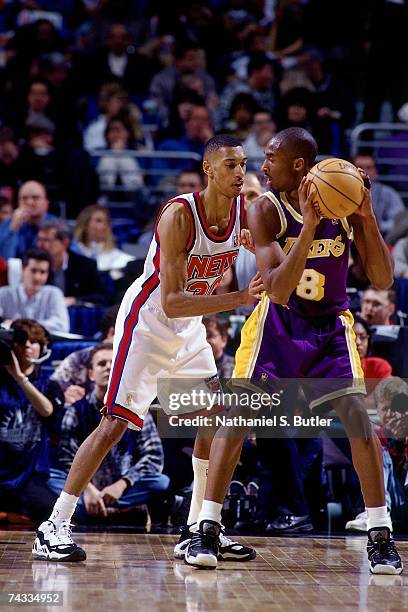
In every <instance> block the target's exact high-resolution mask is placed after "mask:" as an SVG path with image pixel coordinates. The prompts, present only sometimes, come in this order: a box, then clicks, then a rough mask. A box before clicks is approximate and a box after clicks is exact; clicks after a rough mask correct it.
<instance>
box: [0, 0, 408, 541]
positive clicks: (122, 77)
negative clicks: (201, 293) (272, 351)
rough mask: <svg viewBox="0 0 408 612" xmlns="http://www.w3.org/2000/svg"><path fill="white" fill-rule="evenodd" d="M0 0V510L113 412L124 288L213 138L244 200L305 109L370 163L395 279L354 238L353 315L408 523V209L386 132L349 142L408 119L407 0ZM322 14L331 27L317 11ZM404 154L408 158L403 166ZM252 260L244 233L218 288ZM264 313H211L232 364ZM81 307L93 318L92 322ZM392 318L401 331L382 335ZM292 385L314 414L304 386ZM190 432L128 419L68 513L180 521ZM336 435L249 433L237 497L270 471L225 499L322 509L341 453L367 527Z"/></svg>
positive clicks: (213, 330) (293, 526) (223, 361)
mask: <svg viewBox="0 0 408 612" xmlns="http://www.w3.org/2000/svg"><path fill="white" fill-rule="evenodd" d="M1 5H2V10H1V11H0V322H1V325H2V330H0V340H1V338H3V339H5V342H6V344H7V346H9V347H11V348H12V353H11V356H10V354H8V356H6V357H4V358H3V357H2V354H3V352H4V350H5V349H4V345H1V344H0V363H1V364H2V365H1V366H0V457H1V458H2V459H3V460H2V462H1V465H2V467H1V468H0V522H1V521H2V520H10V521H11V520H21V521H27V522H28V521H35V522H36V521H40V520H42V519H43V518H46V517H47V516H48V514H49V512H50V508H52V506H53V503H54V500H55V499H56V497H57V495H58V494H59V492H60V490H61V488H62V486H63V483H64V480H65V477H66V474H67V472H68V469H69V466H70V463H71V461H72V458H73V456H74V455H75V451H76V449H77V448H78V446H79V445H80V444H81V442H82V441H83V440H84V439H85V437H86V436H87V435H88V433H89V432H90V431H91V430H92V429H94V428H95V427H96V426H97V425H98V423H99V421H100V419H101V414H100V408H101V405H102V398H103V395H104V392H105V390H106V385H107V378H108V376H109V370H110V367H111V360H112V344H111V343H112V341H113V335H114V323H115V318H116V314H117V309H118V303H119V302H120V299H121V296H122V295H123V292H124V291H125V290H126V288H127V286H128V285H129V284H130V283H131V282H132V281H133V280H134V279H135V278H136V277H137V276H138V275H139V274H140V273H141V271H142V269H143V260H144V257H145V254H146V253H147V250H148V247H149V243H150V240H151V238H152V235H153V227H154V220H155V214H156V212H157V210H158V207H159V206H160V204H162V203H163V201H165V200H166V199H168V198H169V197H172V196H174V195H176V194H180V193H186V192H191V191H200V190H201V189H203V188H204V187H205V176H204V175H203V173H202V171H201V164H200V158H201V156H202V154H203V151H204V145H205V143H206V142H207V140H208V139H209V138H210V137H211V136H213V135H214V134H215V133H219V132H227V133H230V134H232V135H234V136H236V137H238V138H239V139H240V140H241V141H242V142H243V146H244V148H245V151H246V153H247V155H248V158H249V161H248V171H249V172H248V174H247V176H246V178H245V184H244V192H245V196H246V206H250V205H251V202H252V201H253V199H255V198H256V197H257V196H258V195H260V194H261V193H263V192H264V191H265V189H266V187H264V184H263V177H262V172H261V170H260V168H261V163H262V158H263V149H264V146H265V144H266V143H267V141H268V140H269V139H270V138H271V137H272V136H273V135H274V134H275V133H276V132H277V131H278V130H280V129H283V128H287V127H292V126H296V127H304V128H306V129H308V130H309V131H311V132H312V133H313V135H314V136H315V138H316V140H317V142H318V145H319V154H320V155H322V156H338V157H343V158H347V159H350V160H351V161H353V163H355V164H356V165H357V166H359V167H360V168H363V169H364V170H365V171H366V172H367V174H368V175H369V176H370V178H371V181H372V198H373V206H374V210H375V213H376V216H377V219H378V223H379V227H380V229H381V232H382V234H383V236H384V238H385V240H386V242H387V244H388V245H389V248H390V250H391V251H392V254H393V258H394V262H395V278H396V285H395V288H394V289H392V290H390V291H378V290H376V289H374V288H372V287H370V286H369V282H368V279H367V278H366V277H365V276H364V274H363V272H362V266H361V262H360V260H359V256H358V253H357V251H356V250H355V249H353V250H352V257H351V260H350V266H349V277H348V286H349V290H350V299H351V309H352V311H353V313H354V314H358V317H356V322H355V328H354V329H355V334H356V341H357V348H358V351H359V354H360V358H361V360H362V367H363V371H364V375H365V377H366V379H367V381H371V382H369V383H367V387H368V397H367V406H368V407H369V409H370V410H371V412H372V414H373V415H374V414H375V415H376V416H374V417H373V418H374V420H375V421H376V423H377V426H378V428H379V431H380V433H381V440H382V445H383V456H384V465H385V476H386V483H387V504H388V506H389V510H390V512H391V517H392V519H393V520H394V521H395V523H396V524H397V525H398V524H400V525H402V528H406V527H407V526H408V513H407V504H408V497H407V494H406V491H407V489H408V478H407V468H406V461H407V457H408V444H407V438H408V431H406V429H407V427H406V410H407V407H408V385H406V383H404V381H403V380H402V379H403V378H404V377H407V378H408V359H407V358H406V357H405V356H404V351H405V352H406V353H408V350H407V348H408V335H407V334H406V333H405V330H404V326H403V324H404V322H405V317H406V313H407V312H408V212H407V209H406V206H405V204H404V199H403V197H402V196H401V193H400V192H402V191H403V189H402V188H401V180H400V178H399V179H398V180H397V179H396V180H388V179H387V176H386V174H385V176H384V168H382V167H381V165H380V163H379V160H378V159H377V153H378V151H377V150H375V149H373V148H370V146H364V147H363V148H361V150H359V151H357V152H354V154H353V155H352V153H351V149H350V132H351V130H352V128H353V127H354V126H355V125H356V124H358V123H359V122H362V121H374V122H378V121H381V120H382V118H383V117H384V116H387V117H388V118H389V119H390V120H391V121H397V120H399V121H401V122H408V114H407V113H406V112H404V111H403V109H404V108H406V105H407V101H408V79H407V75H406V74H405V72H406V71H405V72H404V71H403V70H401V58H404V57H406V55H407V51H408V49H407V37H406V35H405V32H404V29H403V25H404V23H405V22H406V17H407V10H408V9H407V7H406V6H405V4H404V3H401V2H393V1H387V0H381V1H379V2H376V3H370V2H361V3H357V4H356V3H352V2H351V1H350V0H345V1H344V2H342V3H328V2H327V1H324V0H264V1H258V0H245V1H244V0H208V1H206V2H196V1H195V0H189V1H184V0H175V1H174V2H171V3H164V2H146V1H145V0H121V1H120V2H117V1H116V0H104V1H100V0H75V1H74V0H66V1H64V2H53V1H51V0H36V1H35V2H32V1H26V0H18V1H14V0H13V1H11V0H5V1H4V2H3V3H1ZM350 15H352V18H350ZM325 20H326V22H327V24H330V25H327V27H326V28H321V27H320V26H319V25H318V24H321V23H324V22H325ZM380 43H381V44H380ZM387 101H388V103H389V104H388V106H387V104H384V103H385V102H387ZM404 105H405V106H404ZM401 109H402V110H401ZM405 138H406V137H405ZM398 139H400V135H399V136H397V137H396V146H397V145H398V142H397V140H398ZM395 157H399V154H396V155H395ZM401 167H402V171H401V172H402V173H405V174H407V173H408V165H406V166H401ZM401 172H400V171H399V172H398V174H399V175H401ZM379 175H380V176H381V180H379V179H378V176H379ZM255 269H256V264H255V258H254V256H253V255H252V254H251V253H249V252H248V251H245V250H241V251H240V253H239V257H238V259H237V261H236V264H235V267H234V269H233V270H231V271H230V273H229V275H226V277H225V278H224V279H223V282H222V283H221V284H220V285H219V286H218V287H217V292H219V293H222V292H226V291H230V290H234V289H235V288H239V289H241V288H243V287H244V286H246V285H247V282H248V279H249V278H251V277H252V276H253V274H254V271H255ZM249 313H250V309H247V308H242V309H239V310H238V311H237V312H234V313H228V314H225V315H222V316H212V317H207V318H205V319H204V323H205V326H206V329H207V337H208V341H209V343H210V344H211V347H212V349H213V352H214V355H215V359H216V363H217V367H218V370H219V374H220V376H221V377H222V378H223V379H228V378H229V377H230V376H231V374H232V370H233V366H234V357H233V355H234V349H235V348H236V346H237V343H238V342H239V330H240V327H241V326H242V324H243V321H244V320H245V317H246V316H247V315H248V314H249ZM78 317H85V318H86V321H85V323H84V326H83V327H81V326H78V324H77V321H78ZM384 327H386V328H387V330H388V331H389V332H390V333H391V331H392V333H393V334H394V335H393V336H392V334H391V335H390V334H389V335H388V340H387V341H386V342H385V341H384V342H382V340H381V338H384V337H385V336H382V335H381V334H385V335H386V334H387V332H384ZM85 328H86V329H87V330H91V331H90V332H89V333H88V331H87V332H86V333H83V330H84V329H85ZM407 329H408V328H407ZM70 333H71V334H82V335H80V336H79V337H75V338H70V337H69V336H70ZM10 334H11V335H10ZM50 334H51V335H52V337H53V339H52V343H51V340H50ZM84 336H85V337H84ZM390 339H391V340H392V342H391V341H389V340H390ZM74 340H75V341H76V342H77V344H76V345H74ZM78 342H79V345H78ZM57 345H58V347H59V350H61V351H62V352H59V353H57ZM48 347H51V351H52V353H51V357H49V355H48V352H47V351H48ZM73 347H75V350H73ZM390 347H391V348H392V350H391V348H390ZM6 353H7V350H6ZM404 385H405V386H404ZM286 401H287V403H288V404H290V405H291V406H292V408H293V407H294V408H293V409H295V410H296V411H297V412H298V413H299V414H308V413H309V412H308V411H309V408H308V406H307V405H306V404H305V402H304V399H303V398H302V395H301V394H299V390H298V389H295V390H293V392H291V393H289V394H288V398H287V400H286ZM404 402H405V403H404ZM153 414H154V411H153ZM192 442H193V441H192V439H191V440H190V439H189V440H169V439H163V440H160V437H159V434H158V431H157V428H156V425H155V421H154V419H153V418H151V417H149V418H148V419H146V424H145V427H144V429H143V431H142V433H138V434H136V433H135V432H132V431H130V430H129V431H128V432H127V434H126V435H125V436H124V438H123V439H122V440H121V442H120V443H119V444H118V445H117V447H115V448H114V449H113V450H112V451H111V452H110V453H109V455H108V456H107V458H106V460H105V461H104V463H103V464H102V466H101V468H100V470H99V471H98V473H97V475H96V476H95V478H94V479H93V481H92V483H90V485H89V486H88V487H87V489H86V490H85V492H84V495H83V496H82V498H81V504H80V505H79V508H78V511H77V515H76V516H75V520H76V521H77V522H92V521H119V522H120V521H124V520H126V516H127V515H129V516H130V517H133V518H131V519H130V520H131V521H132V520H135V518H134V517H135V514H134V513H135V512H137V511H138V512H139V515H138V516H139V518H140V512H141V515H142V519H143V520H145V519H146V516H145V514H143V512H144V510H143V511H141V510H140V509H141V507H144V506H146V505H147V507H148V510H149V513H150V517H151V519H152V522H153V523H162V522H165V523H166V522H168V521H170V523H172V524H175V525H176V524H177V523H178V522H179V521H181V520H182V518H180V517H182V515H183V511H184V510H183V509H184V507H185V506H186V505H187V506H188V499H189V497H188V496H189V487H190V485H191V480H192V471H191V465H190V464H191V462H190V456H191V452H192ZM335 442H336V443H335V444H334V443H333V440H325V439H324V438H323V437H310V438H308V439H305V438H293V437H287V438H285V437H283V438H280V439H273V440H271V439H269V438H265V437H263V436H259V437H258V438H257V436H256V432H254V435H253V437H252V438H250V439H248V440H246V442H245V444H244V449H243V452H242V457H241V462H240V465H239V466H238V468H237V473H236V480H239V481H240V482H242V486H241V489H239V490H238V493H237V489H235V490H234V488H233V487H232V488H231V491H230V495H229V498H228V500H227V502H228V504H229V508H232V507H233V505H234V499H236V498H237V497H239V496H240V495H247V494H248V491H249V489H250V488H251V486H252V493H251V495H252V497H251V495H249V494H248V495H247V497H251V499H252V498H253V497H254V495H253V490H254V487H255V490H256V491H257V496H258V503H257V508H256V511H255V510H253V514H252V515H251V516H249V515H248V516H247V517H246V518H245V517H244V518H243V517H242V516H241V517H240V518H239V517H238V518H237V517H236V516H235V518H234V513H233V512H231V511H229V514H228V516H229V517H230V519H229V520H230V525H235V526H237V528H239V527H240V526H241V527H242V526H244V527H245V524H246V521H248V522H250V523H251V525H252V526H255V528H257V529H259V531H261V532H267V533H282V532H294V531H309V530H311V529H313V528H314V527H319V526H322V525H323V524H324V521H325V517H326V514H327V507H328V506H327V503H328V502H333V501H339V492H338V490H337V489H336V487H334V485H333V481H334V480H335V479H333V473H334V472H335V470H336V466H339V465H341V466H343V468H344V466H346V472H347V477H346V482H345V483H343V487H342V492H341V499H340V501H341V503H342V505H343V523H342V525H341V527H344V525H345V522H346V520H347V519H350V520H349V522H348V523H347V525H348V528H350V529H355V530H364V528H365V525H366V523H365V521H366V517H365V515H364V511H363V509H364V504H363V500H362V498H361V493H360V490H359V485H358V481H357V477H356V475H355V473H354V470H353V468H352V466H351V461H350V449H349V447H348V446H347V443H346V442H345V441H344V440H341V439H340V441H339V442H338V441H337V440H336V441H335ZM277 465H279V469H278V470H277V469H276V466H277ZM228 504H227V505H228ZM227 505H226V508H227ZM249 507H252V506H251V504H249ZM356 515H357V516H356ZM16 517H17V518H16ZM124 517H125V518H124ZM143 517H144V518H143ZM354 517H355V518H354Z"/></svg>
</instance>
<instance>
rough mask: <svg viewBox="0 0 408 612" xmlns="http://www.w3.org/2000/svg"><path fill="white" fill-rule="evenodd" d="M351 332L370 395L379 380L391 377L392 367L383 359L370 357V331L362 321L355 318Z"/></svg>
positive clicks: (357, 317)
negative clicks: (354, 338)
mask: <svg viewBox="0 0 408 612" xmlns="http://www.w3.org/2000/svg"><path fill="white" fill-rule="evenodd" d="M353 330H354V334H355V336H356V345H357V351H358V354H359V356H360V360H361V367H362V368H363V372H364V379H365V382H366V388H367V394H368V395H370V394H371V393H372V392H373V391H374V389H375V387H376V386H377V384H378V382H379V379H380V378H388V377H389V376H392V366H391V364H389V363H388V361H386V360H385V359H381V358H380V357H372V356H371V355H370V349H371V335H372V330H371V329H370V327H369V325H368V324H367V322H366V321H365V320H364V319H362V318H361V317H359V316H356V317H355V319H354V326H353Z"/></svg>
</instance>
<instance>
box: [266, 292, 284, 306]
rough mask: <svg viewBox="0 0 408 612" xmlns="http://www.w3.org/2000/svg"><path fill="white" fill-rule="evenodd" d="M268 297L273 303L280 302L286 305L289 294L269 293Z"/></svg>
mask: <svg viewBox="0 0 408 612" xmlns="http://www.w3.org/2000/svg"><path fill="white" fill-rule="evenodd" d="M268 297H269V299H270V300H271V302H272V303H273V304H280V305H281V306H286V304H287V303H288V300H289V296H288V295H284V294H283V293H282V294H277V293H268Z"/></svg>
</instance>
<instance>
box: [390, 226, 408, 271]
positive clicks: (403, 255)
mask: <svg viewBox="0 0 408 612" xmlns="http://www.w3.org/2000/svg"><path fill="white" fill-rule="evenodd" d="M392 257H393V259H394V264H395V268H394V276H395V278H408V236H407V237H405V238H400V239H399V240H398V241H397V242H396V243H395V246H394V248H393V250H392Z"/></svg>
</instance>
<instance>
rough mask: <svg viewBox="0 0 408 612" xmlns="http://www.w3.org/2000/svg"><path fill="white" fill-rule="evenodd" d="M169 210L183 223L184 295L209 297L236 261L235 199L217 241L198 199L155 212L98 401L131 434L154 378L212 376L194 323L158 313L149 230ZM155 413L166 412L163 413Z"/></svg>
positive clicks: (198, 323)
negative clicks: (178, 209) (183, 217)
mask: <svg viewBox="0 0 408 612" xmlns="http://www.w3.org/2000/svg"><path fill="white" fill-rule="evenodd" d="M173 202H178V203H180V204H182V205H183V206H184V207H185V209H186V212H187V214H188V216H189V218H190V236H189V241H188V244H187V252H188V262H187V279H186V284H185V291H186V292H189V293H191V294H193V295H197V296H200V295H210V294H211V293H213V292H214V290H215V288H216V286H217V285H218V284H219V283H220V282H221V279H222V276H223V274H225V272H226V271H227V270H228V269H229V268H230V267H231V266H232V264H233V263H234V261H235V259H236V258H237V255H238V249H239V235H240V231H241V226H242V222H243V218H244V199H243V197H242V196H239V197H238V198H236V199H235V200H234V201H233V204H232V207H231V213H230V220H229V224H228V226H227V228H226V230H225V232H224V234H223V235H222V236H218V235H216V234H213V233H212V232H211V230H210V229H209V228H208V227H207V224H206V220H205V214H204V208H203V204H202V202H201V200H200V196H199V194H198V193H187V194H183V195H180V196H177V197H176V198H174V199H173V200H170V201H169V202H167V203H166V204H165V205H164V206H163V207H162V209H161V211H160V213H159V215H158V219H157V222H156V230H155V235H154V236H153V239H152V242H151V244H150V248H149V252H148V254H147V257H146V261H145V265H144V270H143V273H142V275H141V276H140V277H139V278H138V279H136V280H135V281H134V283H133V284H132V285H131V286H130V287H129V289H128V290H127V292H126V294H125V296H124V298H123V300H122V304H121V306H120V309H119V313H118V317H117V321H116V326H115V337H114V358H113V366H112V370H111V376H110V382H109V387H108V392H107V395H106V398H105V400H106V404H107V407H108V410H109V412H110V414H111V415H112V416H116V417H118V418H123V419H126V420H128V421H129V422H130V423H131V424H132V426H133V427H135V428H140V427H142V425H143V419H144V416H145V414H146V413H147V410H148V408H149V405H150V403H151V402H152V401H153V399H154V398H155V397H156V395H157V379H158V378H185V379H189V378H195V379H201V380H206V379H209V378H212V377H214V376H215V375H216V372H217V368H216V366H215V361H214V357H213V354H212V350H211V347H210V346H209V344H208V343H207V340H206V331H205V327H204V325H203V324H202V317H201V316H196V317H183V318H174V319H169V318H168V317H167V316H166V315H165V313H164V312H163V308H162V303H161V287H160V242H159V236H158V234H157V225H158V222H159V220H160V218H161V215H162V214H163V212H164V210H166V208H168V207H169V206H170V205H171V204H172V203H173ZM159 398H160V394H159ZM162 407H163V409H164V410H165V411H166V412H167V410H166V406H165V405H163V404H162ZM190 410H191V409H190ZM188 411H189V410H187V409H186V410H185V412H188Z"/></svg>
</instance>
